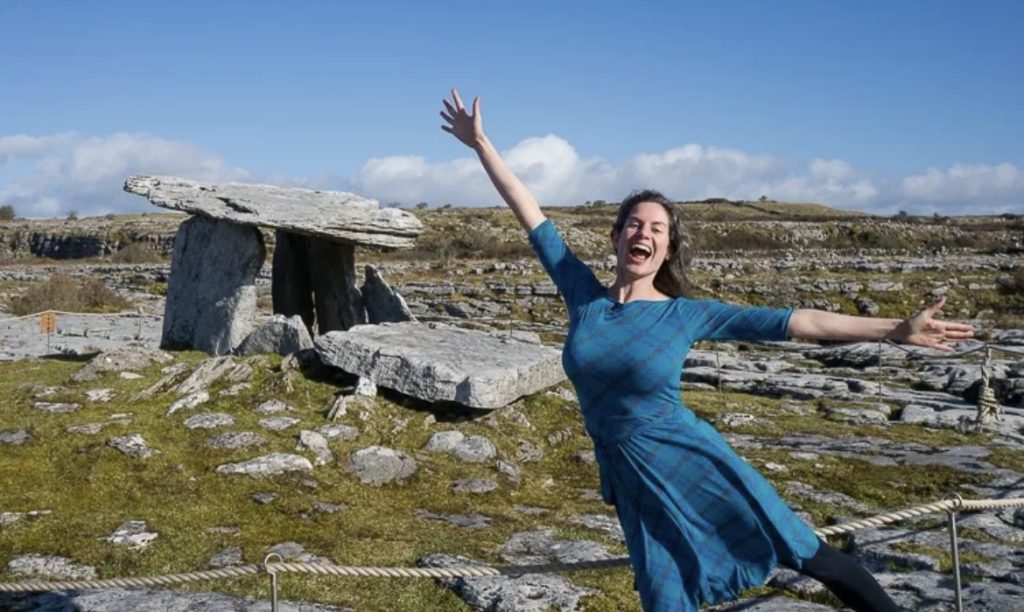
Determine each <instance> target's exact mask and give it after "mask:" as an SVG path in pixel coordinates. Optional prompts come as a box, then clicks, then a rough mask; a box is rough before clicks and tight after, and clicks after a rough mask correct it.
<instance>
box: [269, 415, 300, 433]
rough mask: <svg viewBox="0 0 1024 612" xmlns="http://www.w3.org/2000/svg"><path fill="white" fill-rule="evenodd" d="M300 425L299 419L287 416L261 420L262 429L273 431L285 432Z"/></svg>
mask: <svg viewBox="0 0 1024 612" xmlns="http://www.w3.org/2000/svg"><path fill="white" fill-rule="evenodd" d="M298 424H299V419H296V418H293V417H286V416H278V417H269V418H266V419H260V427H263V428H264V429H269V430H271V431H284V430H285V429H288V428H289V427H292V426H294V425H298Z"/></svg>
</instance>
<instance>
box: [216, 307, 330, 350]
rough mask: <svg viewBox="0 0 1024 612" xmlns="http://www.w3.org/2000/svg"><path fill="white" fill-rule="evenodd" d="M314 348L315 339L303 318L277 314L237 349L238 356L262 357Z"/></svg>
mask: <svg viewBox="0 0 1024 612" xmlns="http://www.w3.org/2000/svg"><path fill="white" fill-rule="evenodd" d="M310 348H313V339H312V338H311V337H310V335H309V330H308V329H306V324H305V323H303V321H302V317H300V316H299V315H293V316H291V317H286V316H285V315H282V314H276V315H274V316H273V318H271V319H270V321H268V322H266V323H264V324H263V325H261V326H260V327H258V328H256V329H255V330H254V331H253V332H252V333H251V334H249V335H248V336H246V338H245V340H243V341H242V343H241V344H240V345H239V346H238V348H237V349H235V354H236V355H262V354H270V353H277V354H278V355H291V354H292V353H295V352H298V351H301V350H305V349H310Z"/></svg>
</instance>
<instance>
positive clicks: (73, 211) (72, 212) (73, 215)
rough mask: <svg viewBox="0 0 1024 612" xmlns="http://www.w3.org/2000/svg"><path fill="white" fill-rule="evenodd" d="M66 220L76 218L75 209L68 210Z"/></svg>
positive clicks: (76, 212)
mask: <svg viewBox="0 0 1024 612" xmlns="http://www.w3.org/2000/svg"><path fill="white" fill-rule="evenodd" d="M67 220H68V221H77V220H78V211H77V210H69V211H68V216H67Z"/></svg>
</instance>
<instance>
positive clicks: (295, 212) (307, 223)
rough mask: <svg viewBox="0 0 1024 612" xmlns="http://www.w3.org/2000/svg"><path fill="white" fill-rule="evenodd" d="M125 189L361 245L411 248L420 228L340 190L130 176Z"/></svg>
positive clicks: (195, 209)
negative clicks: (207, 182)
mask: <svg viewBox="0 0 1024 612" xmlns="http://www.w3.org/2000/svg"><path fill="white" fill-rule="evenodd" d="M124 189H125V191H127V192H129V193H134V194H137V195H141V196H144V197H146V198H147V199H148V200H149V201H150V202H151V203H153V204H155V205H157V206H162V207H164V208H170V209H171V210H181V211H185V212H188V213H192V214H200V215H203V216H204V217H209V218H211V219H223V220H225V221H230V222H231V223H232V224H245V225H252V226H261V227H272V228H277V229H283V230H288V231H290V232H294V233H297V234H304V235H307V236H319V237H322V238H328V239H332V240H337V241H340V242H348V243H351V244H358V245H365V246H383V247H408V246H412V244H413V240H414V239H415V238H416V236H418V235H419V234H420V232H422V231H423V224H422V223H420V220H419V219H417V218H416V216H415V215H413V214H412V213H410V212H409V211H405V210H399V209H397V208H384V209H382V208H380V205H379V204H378V203H377V202H376V201H375V200H369V199H366V198H362V197H359V196H357V195H355V194H351V193H344V192H338V191H313V190H311V189H299V188H294V187H275V186H272V185H249V184H242V183H222V184H204V183H198V182H196V181H190V180H187V179H181V178H175V177H169V176H168V177H153V176H133V177H131V178H129V179H128V180H127V181H125V185H124Z"/></svg>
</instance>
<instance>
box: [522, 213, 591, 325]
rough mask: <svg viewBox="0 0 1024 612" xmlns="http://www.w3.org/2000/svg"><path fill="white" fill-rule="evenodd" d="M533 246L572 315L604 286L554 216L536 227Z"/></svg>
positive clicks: (531, 238) (531, 244)
mask: <svg viewBox="0 0 1024 612" xmlns="http://www.w3.org/2000/svg"><path fill="white" fill-rule="evenodd" d="M530 246H532V247H533V250H534V251H536V253H537V257H538V258H540V263H541V265H543V266H544V270H546V271H547V273H548V276H550V277H551V280H552V281H554V283H555V286H556V287H558V292H559V293H561V294H562V299H563V300H565V305H566V306H568V308H569V312H570V314H573V312H574V311H575V309H576V308H577V307H578V306H580V305H582V304H584V303H586V301H587V298H588V297H590V296H591V295H592V294H593V292H594V291H597V290H599V289H600V288H601V282H600V281H598V280H597V277H596V276H594V272H593V270H591V269H590V268H589V267H587V265H586V264H585V263H583V262H582V261H580V260H579V259H577V257H576V256H575V255H573V253H572V251H571V250H569V245H567V244H565V240H563V239H562V235H561V234H559V233H558V230H557V229H555V225H554V224H553V223H552V222H551V219H545V220H544V222H543V223H541V224H540V225H538V226H537V227H535V228H533V230H532V231H531V232H530Z"/></svg>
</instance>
